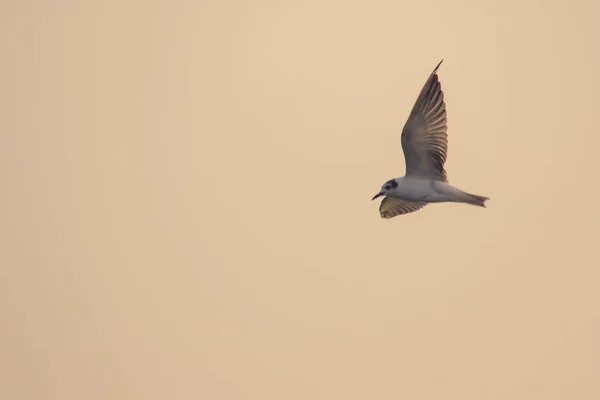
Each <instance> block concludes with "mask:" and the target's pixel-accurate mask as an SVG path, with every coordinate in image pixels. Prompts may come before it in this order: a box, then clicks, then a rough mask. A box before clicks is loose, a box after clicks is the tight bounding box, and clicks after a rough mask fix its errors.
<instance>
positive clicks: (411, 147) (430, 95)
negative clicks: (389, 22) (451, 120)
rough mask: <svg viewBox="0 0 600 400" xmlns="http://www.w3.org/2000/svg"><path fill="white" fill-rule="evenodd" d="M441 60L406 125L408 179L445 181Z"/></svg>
mask: <svg viewBox="0 0 600 400" xmlns="http://www.w3.org/2000/svg"><path fill="white" fill-rule="evenodd" d="M442 61H443V60H442ZM442 61H440V63H439V64H438V65H437V67H435V69H434V70H433V72H432V73H431V75H430V76H429V79H427V82H425V86H423V89H422V90H421V93H420V94H419V97H418V98H417V101H416V102H415V105H414V106H413V109H412V111H411V113H410V116H409V117H408V121H406V124H404V128H403V129H402V150H403V151H404V158H405V161H406V176H414V177H421V178H427V179H434V180H438V181H444V182H446V181H447V180H448V179H447V178H446V171H445V170H444V163H445V162H446V152H447V151H448V134H447V133H446V131H447V126H446V104H445V103H444V93H443V92H442V87H441V85H440V82H439V80H438V76H437V70H438V68H439V67H440V65H441V64H442Z"/></svg>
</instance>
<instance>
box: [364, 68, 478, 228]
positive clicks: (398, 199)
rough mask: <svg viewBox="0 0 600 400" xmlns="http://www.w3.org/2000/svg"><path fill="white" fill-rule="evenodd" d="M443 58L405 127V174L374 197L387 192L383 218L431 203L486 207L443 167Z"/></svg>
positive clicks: (444, 112)
mask: <svg viewBox="0 0 600 400" xmlns="http://www.w3.org/2000/svg"><path fill="white" fill-rule="evenodd" d="M442 61H444V60H442ZM442 61H440V63H439V64H438V65H437V66H436V67H435V69H434V70H433V72H432V73H431V75H430V76H429V79H427V82H425V86H423V89H422V90H421V93H420V94H419V97H418V98H417V101H416V102H415V105H414V106H413V109H412V111H411V113H410V116H409V117H408V121H406V124H405V125H404V128H403V129H402V150H403V151H404V158H405V161H406V175H405V176H403V177H400V178H395V179H392V180H390V181H387V182H386V183H384V184H383V186H382V187H381V190H380V191H379V193H377V194H376V195H375V197H373V200H375V199H376V198H378V197H380V196H385V198H384V199H383V200H382V202H381V205H380V206H379V212H380V213H381V217H382V218H393V217H395V216H397V215H402V214H408V213H411V212H414V211H417V210H420V209H421V208H423V207H425V206H426V205H427V204H428V203H442V202H456V203H467V204H473V205H476V206H480V207H485V201H486V200H489V198H487V197H483V196H477V195H475V194H470V193H466V192H463V191H462V190H460V189H458V188H456V187H454V186H452V185H450V184H449V183H448V178H447V177H446V171H445V170H444V163H445V162H446V153H447V151H448V134H447V133H446V131H447V129H448V127H447V125H446V103H444V93H443V92H442V88H441V85H440V82H439V80H438V76H437V70H438V68H439V67H440V65H441V64H442Z"/></svg>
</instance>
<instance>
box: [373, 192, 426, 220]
mask: <svg viewBox="0 0 600 400" xmlns="http://www.w3.org/2000/svg"><path fill="white" fill-rule="evenodd" d="M426 205H427V203H423V202H422V201H406V200H402V199H399V198H398V197H385V198H384V199H383V200H382V201H381V205H380V206H379V212H380V213H381V218H393V217H396V216H398V215H403V214H408V213H411V212H415V211H418V210H420V209H421V208H423V207H425V206H426Z"/></svg>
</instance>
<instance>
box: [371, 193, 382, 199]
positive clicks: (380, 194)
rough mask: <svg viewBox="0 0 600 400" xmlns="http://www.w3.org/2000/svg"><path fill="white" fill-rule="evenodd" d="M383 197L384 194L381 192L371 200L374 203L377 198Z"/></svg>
mask: <svg viewBox="0 0 600 400" xmlns="http://www.w3.org/2000/svg"><path fill="white" fill-rule="evenodd" d="M381 196H383V192H379V193H377V194H376V195H375V197H373V198H372V199H371V201H373V200H375V199H376V198H378V197H381Z"/></svg>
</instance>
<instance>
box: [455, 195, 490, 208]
mask: <svg viewBox="0 0 600 400" xmlns="http://www.w3.org/2000/svg"><path fill="white" fill-rule="evenodd" d="M487 200H489V197H484V196H478V195H476V194H471V193H466V192H463V193H462V196H461V201H462V202H463V203H468V204H473V205H474V206H479V207H485V202H486V201H487Z"/></svg>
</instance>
